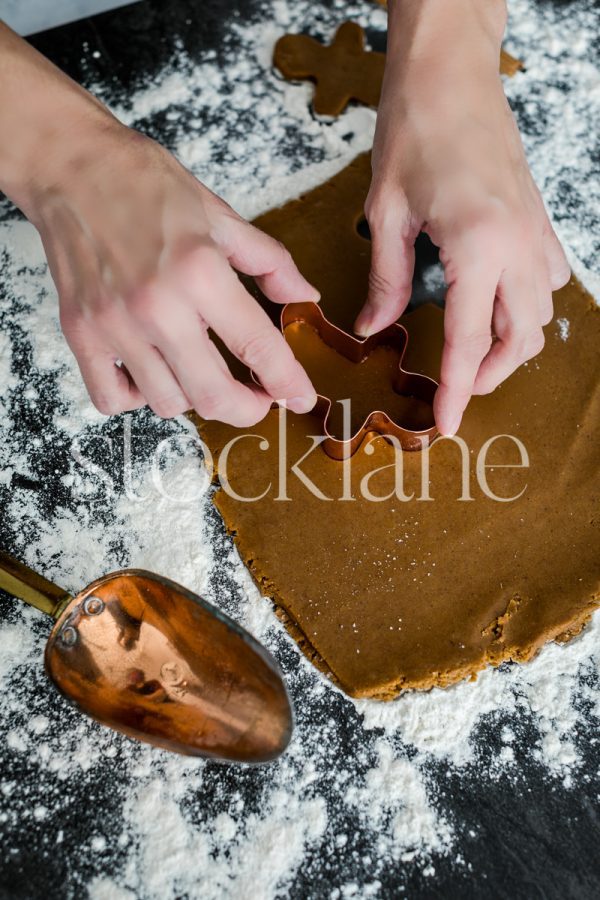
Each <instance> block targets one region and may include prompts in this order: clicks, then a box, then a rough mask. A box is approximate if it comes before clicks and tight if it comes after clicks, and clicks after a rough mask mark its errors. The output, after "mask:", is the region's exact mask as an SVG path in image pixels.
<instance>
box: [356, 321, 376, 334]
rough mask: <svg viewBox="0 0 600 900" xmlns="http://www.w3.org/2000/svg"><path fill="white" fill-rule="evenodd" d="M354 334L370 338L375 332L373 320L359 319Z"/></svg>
mask: <svg viewBox="0 0 600 900" xmlns="http://www.w3.org/2000/svg"><path fill="white" fill-rule="evenodd" d="M354 332H355V334H357V335H358V336H359V337H370V336H371V335H372V334H373V333H374V332H373V326H372V320H371V319H357V320H356V322H355V323H354Z"/></svg>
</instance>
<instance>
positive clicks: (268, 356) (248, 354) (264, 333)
mask: <svg viewBox="0 0 600 900" xmlns="http://www.w3.org/2000/svg"><path fill="white" fill-rule="evenodd" d="M275 338H276V333H274V331H271V330H270V329H261V330H260V331H254V332H251V333H250V334H247V335H245V336H244V337H243V338H242V339H241V340H240V342H239V345H238V347H237V350H236V355H237V356H239V358H240V359H241V360H242V362H244V363H246V365H247V366H248V367H249V368H250V369H253V370H254V369H257V368H259V367H260V366H262V365H264V364H265V363H268V362H269V361H270V360H272V359H273V357H274V355H275V353H276V352H277V341H276V340H275Z"/></svg>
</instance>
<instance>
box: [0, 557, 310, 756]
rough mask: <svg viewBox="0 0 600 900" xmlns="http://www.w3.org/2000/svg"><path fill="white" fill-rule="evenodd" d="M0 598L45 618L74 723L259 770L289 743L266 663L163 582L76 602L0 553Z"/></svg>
mask: <svg viewBox="0 0 600 900" xmlns="http://www.w3.org/2000/svg"><path fill="white" fill-rule="evenodd" d="M0 588H2V589H4V590H5V591H7V592H8V593H9V594H13V595H14V596H16V597H20V598H21V599H22V600H25V602H26V603H29V604H30V605H31V606H35V607H36V608H37V609H41V610H42V611H43V612H45V613H48V614H49V615H51V616H52V617H53V618H54V619H55V620H56V624H55V625H54V628H53V629H52V632H51V634H50V637H49V638H48V643H47V644H46V652H45V662H46V671H47V673H48V675H49V676H50V678H51V679H52V681H53V682H54V684H55V685H56V686H57V688H58V689H59V691H60V692H61V693H62V694H64V695H65V696H66V697H67V698H68V699H69V700H71V701H72V702H73V703H74V704H75V705H76V706H78V707H79V709H81V710H82V711H83V712H84V713H87V715H89V716H92V717H93V718H94V719H97V720H98V721H99V722H101V723H102V724H103V725H108V726H109V727H111V728H115V729H116V730H117V731H122V732H124V733H125V734H127V735H129V736H130V737H134V738H138V739H139V740H142V741H147V742H148V743H150V744H155V745H157V746H159V747H165V748H166V749H167V750H174V751H176V752H178V753H185V754H188V755H191V756H209V757H215V758H218V759H227V760H234V761H236V762H245V763H258V762H267V761H268V760H271V759H275V757H277V756H279V755H280V754H281V753H282V752H283V751H284V750H285V748H286V747H287V745H288V743H289V740H290V736H291V733H292V711H291V707H290V702H289V699H288V696H287V692H286V689H285V686H284V683H283V681H282V678H281V675H280V673H279V670H278V668H277V664H276V662H275V660H274V659H273V658H272V657H271V656H270V654H269V653H267V651H266V650H265V649H264V647H262V646H261V645H260V644H259V643H258V641H256V640H254V638H253V637H252V636H251V635H250V634H248V633H247V632H246V631H244V630H243V629H242V628H240V627H239V625H237V624H236V623H235V622H233V621H232V620H231V619H229V618H228V617H227V616H225V615H223V613H221V612H220V611H219V610H217V609H215V608H214V607H213V606H211V605H210V604H209V603H207V602H206V601H205V600H203V599H202V598H201V597H198V596H196V595H195V594H192V593H191V592H190V591H187V590H186V589H185V588H183V587H181V586H180V585H178V584H175V583H174V582H173V581H169V580H168V579H166V578H162V577H161V576H160V575H154V574H152V573H151V572H144V571H142V570H141V569H126V570H124V571H122V572H115V573H114V574H112V575H106V576H105V577H104V578H99V579H98V580H97V581H94V582H93V583H92V584H90V585H89V587H86V588H84V590H82V591H81V592H80V593H79V594H77V596H75V597H72V596H71V595H70V594H68V593H67V592H66V591H64V590H62V589H61V588H59V587H58V586H57V585H55V584H52V582H50V581H47V580H46V579H45V578H43V577H42V576H41V575H38V574H37V573H36V572H33V571H32V570H31V569H29V568H27V566H24V565H23V564H22V563H20V562H18V561H17V560H15V559H13V558H12V557H11V556H9V555H8V554H6V553H3V552H1V551H0Z"/></svg>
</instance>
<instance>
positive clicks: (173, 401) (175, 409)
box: [150, 394, 189, 419]
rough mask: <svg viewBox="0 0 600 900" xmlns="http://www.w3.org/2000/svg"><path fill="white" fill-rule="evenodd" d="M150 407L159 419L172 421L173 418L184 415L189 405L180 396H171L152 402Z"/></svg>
mask: <svg viewBox="0 0 600 900" xmlns="http://www.w3.org/2000/svg"><path fill="white" fill-rule="evenodd" d="M150 407H151V409H152V410H153V412H155V413H156V415H157V416H160V418H161V419H172V418H173V416H180V415H181V414H182V413H184V412H185V411H186V410H187V409H188V407H189V404H188V403H186V401H185V398H184V397H182V396H181V395H180V394H172V395H170V396H166V397H158V398H156V399H154V400H152V402H151V404H150Z"/></svg>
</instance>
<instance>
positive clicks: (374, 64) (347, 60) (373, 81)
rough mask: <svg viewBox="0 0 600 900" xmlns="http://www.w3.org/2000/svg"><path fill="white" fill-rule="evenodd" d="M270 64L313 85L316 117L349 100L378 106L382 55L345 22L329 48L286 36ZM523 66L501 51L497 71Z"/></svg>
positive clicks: (304, 37) (512, 71)
mask: <svg viewBox="0 0 600 900" xmlns="http://www.w3.org/2000/svg"><path fill="white" fill-rule="evenodd" d="M273 62H274V64H275V66H276V67H277V68H278V69H279V71H280V72H281V74H282V75H283V76H284V77H285V78H290V79H299V80H311V81H314V82H315V92H314V96H313V109H314V111H315V113H317V115H323V116H339V115H340V114H341V113H343V111H344V110H345V109H346V107H347V106H348V104H349V103H350V101H351V100H356V101H358V102H359V103H364V104H365V106H373V107H375V106H377V104H378V103H379V97H380V94H381V85H382V83H383V71H384V68H385V53H376V52H374V51H371V50H365V34H364V31H363V29H362V28H361V27H360V25H357V24H356V23H355V22H344V24H343V25H340V27H339V28H338V30H337V32H336V34H335V37H334V39H333V41H332V43H331V44H330V45H329V46H324V45H323V44H321V43H319V41H316V40H315V39H314V38H311V37H309V36H308V35H306V34H286V35H284V36H283V37H282V38H280V39H279V40H278V41H277V43H276V45H275V52H274V55H273ZM521 68H523V66H522V63H521V62H520V61H519V60H518V59H515V58H514V57H512V56H510V55H509V54H508V53H506V52H505V51H504V50H502V52H501V55H500V72H501V73H502V74H503V75H514V74H515V73H516V72H517V71H518V70H519V69H521Z"/></svg>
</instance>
